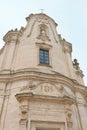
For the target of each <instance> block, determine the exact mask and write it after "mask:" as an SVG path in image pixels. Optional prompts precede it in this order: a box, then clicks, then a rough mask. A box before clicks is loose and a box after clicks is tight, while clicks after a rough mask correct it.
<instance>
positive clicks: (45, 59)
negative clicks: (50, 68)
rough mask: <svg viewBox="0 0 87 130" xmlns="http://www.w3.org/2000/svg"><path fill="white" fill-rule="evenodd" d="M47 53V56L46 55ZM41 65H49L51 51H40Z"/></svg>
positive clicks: (41, 49)
mask: <svg viewBox="0 0 87 130" xmlns="http://www.w3.org/2000/svg"><path fill="white" fill-rule="evenodd" d="M46 53H47V54H46ZM39 63H40V64H46V65H49V64H50V62H49V50H48V49H43V48H40V49H39Z"/></svg>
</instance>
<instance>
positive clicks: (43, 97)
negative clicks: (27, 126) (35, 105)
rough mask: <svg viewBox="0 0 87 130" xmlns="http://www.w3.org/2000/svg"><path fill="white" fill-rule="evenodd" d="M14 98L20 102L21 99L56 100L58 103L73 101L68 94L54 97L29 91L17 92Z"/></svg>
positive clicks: (71, 102) (70, 102)
mask: <svg viewBox="0 0 87 130" xmlns="http://www.w3.org/2000/svg"><path fill="white" fill-rule="evenodd" d="M15 97H16V99H17V100H18V101H19V102H21V101H23V100H28V101H29V100H34V101H35V100H47V101H51V102H52V101H56V102H59V103H67V104H70V105H71V104H73V103H75V99H74V98H71V97H69V96H63V97H56V96H46V95H37V94H33V93H31V92H28V93H18V94H16V95H15Z"/></svg>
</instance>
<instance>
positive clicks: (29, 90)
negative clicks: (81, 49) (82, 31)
mask: <svg viewBox="0 0 87 130" xmlns="http://www.w3.org/2000/svg"><path fill="white" fill-rule="evenodd" d="M26 21H27V25H26V27H21V29H20V30H18V29H15V30H10V31H9V32H7V34H6V35H5V36H4V37H3V40H4V41H5V45H4V47H3V48H2V49H1V50H0V130H87V88H86V86H85V85H84V81H83V73H82V71H81V70H80V67H79V63H78V61H77V59H74V61H72V44H71V43H69V42H68V41H66V40H65V39H63V38H62V37H61V35H60V34H58V32H57V29H56V28H57V23H56V22H55V21H54V20H53V19H52V18H50V17H49V16H47V15H46V14H43V13H40V14H31V15H29V16H28V17H27V18H26Z"/></svg>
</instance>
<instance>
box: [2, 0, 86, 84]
mask: <svg viewBox="0 0 87 130" xmlns="http://www.w3.org/2000/svg"><path fill="white" fill-rule="evenodd" d="M40 9H44V13H46V14H47V15H49V16H50V17H52V18H53V19H54V20H55V22H56V23H57V24H58V27H57V31H58V33H59V34H61V35H62V37H63V38H65V39H66V40H67V41H69V42H70V43H72V46H73V53H72V59H74V58H76V59H78V62H79V63H80V68H81V69H82V70H83V72H84V75H85V77H84V81H85V84H86V85H87V59H86V57H87V53H86V51H87V0H1V1H0V48H1V47H2V46H3V45H4V42H3V40H2V39H3V36H4V35H5V34H6V33H7V32H8V31H9V30H11V29H15V28H18V29H19V28H20V27H21V26H25V25H26V20H25V18H26V17H27V16H28V15H29V14H31V13H40V12H41V11H40Z"/></svg>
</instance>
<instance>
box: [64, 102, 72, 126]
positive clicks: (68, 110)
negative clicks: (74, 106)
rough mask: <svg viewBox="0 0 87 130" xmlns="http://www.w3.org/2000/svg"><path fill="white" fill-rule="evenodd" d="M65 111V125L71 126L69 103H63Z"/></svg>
mask: <svg viewBox="0 0 87 130" xmlns="http://www.w3.org/2000/svg"><path fill="white" fill-rule="evenodd" d="M65 113H66V121H67V126H68V127H70V128H71V127H72V124H73V122H72V110H71V105H70V104H66V105H65Z"/></svg>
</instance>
